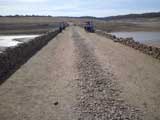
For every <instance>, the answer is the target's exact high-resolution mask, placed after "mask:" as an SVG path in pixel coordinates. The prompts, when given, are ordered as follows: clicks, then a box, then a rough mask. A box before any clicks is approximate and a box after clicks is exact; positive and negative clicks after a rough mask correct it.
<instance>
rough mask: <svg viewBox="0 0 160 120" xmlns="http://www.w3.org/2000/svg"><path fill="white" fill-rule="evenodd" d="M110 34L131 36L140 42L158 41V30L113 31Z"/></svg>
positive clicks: (159, 35) (159, 34)
mask: <svg viewBox="0 0 160 120" xmlns="http://www.w3.org/2000/svg"><path fill="white" fill-rule="evenodd" d="M111 34H113V35H116V36H117V37H122V38H127V37H133V38H134V40H135V41H139V42H142V43H145V42H159V43H160V32H113V33H111Z"/></svg>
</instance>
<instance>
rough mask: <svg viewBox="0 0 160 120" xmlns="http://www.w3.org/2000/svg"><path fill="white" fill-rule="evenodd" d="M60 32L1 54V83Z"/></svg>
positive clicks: (57, 30) (40, 37) (56, 30)
mask: <svg viewBox="0 0 160 120" xmlns="http://www.w3.org/2000/svg"><path fill="white" fill-rule="evenodd" d="M59 32H60V31H59V29H55V30H53V31H50V32H48V33H46V34H44V35H42V36H39V37H36V38H34V39H33V40H31V41H29V42H27V43H21V44H18V45H17V46H15V47H9V48H6V49H5V50H3V52H0V83H1V82H2V81H1V80H3V79H6V77H7V76H8V75H9V74H10V73H11V72H14V71H15V69H18V67H20V66H21V65H22V64H23V63H25V62H26V61H27V60H28V59H29V58H30V57H31V56H32V55H34V54H35V53H36V52H37V51H38V50H40V49H41V48H42V47H43V46H44V45H46V44H47V43H48V42H49V41H50V40H51V39H52V38H53V37H55V36H56V35H57V34H58V33H59Z"/></svg>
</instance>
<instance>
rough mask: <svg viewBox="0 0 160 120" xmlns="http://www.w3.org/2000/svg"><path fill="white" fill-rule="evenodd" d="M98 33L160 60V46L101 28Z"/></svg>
mask: <svg viewBox="0 0 160 120" xmlns="http://www.w3.org/2000/svg"><path fill="white" fill-rule="evenodd" d="M96 33H97V34H100V35H103V36H105V37H107V38H109V39H111V40H113V41H114V42H118V43H121V44H123V45H127V46H129V47H132V48H134V49H136V50H139V51H141V52H143V53H145V54H148V55H150V56H152V57H154V58H156V59H159V60H160V48H157V47H154V46H148V45H145V44H142V43H140V42H137V41H135V40H134V39H133V38H118V37H116V36H115V35H112V34H109V33H107V32H104V31H101V30H96Z"/></svg>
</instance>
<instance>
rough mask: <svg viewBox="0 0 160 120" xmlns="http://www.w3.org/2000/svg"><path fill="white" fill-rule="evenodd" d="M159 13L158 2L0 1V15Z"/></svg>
mask: <svg viewBox="0 0 160 120" xmlns="http://www.w3.org/2000/svg"><path fill="white" fill-rule="evenodd" d="M145 12H160V0H0V15H15V14H18V15H51V16H76V17H78V16H95V17H107V16H115V15H124V14H131V13H145Z"/></svg>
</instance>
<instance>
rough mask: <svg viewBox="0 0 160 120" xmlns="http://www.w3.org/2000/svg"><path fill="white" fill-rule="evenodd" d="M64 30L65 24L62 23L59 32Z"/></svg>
mask: <svg viewBox="0 0 160 120" xmlns="http://www.w3.org/2000/svg"><path fill="white" fill-rule="evenodd" d="M63 29H64V25H63V23H60V24H59V31H60V32H62V30H63Z"/></svg>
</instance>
